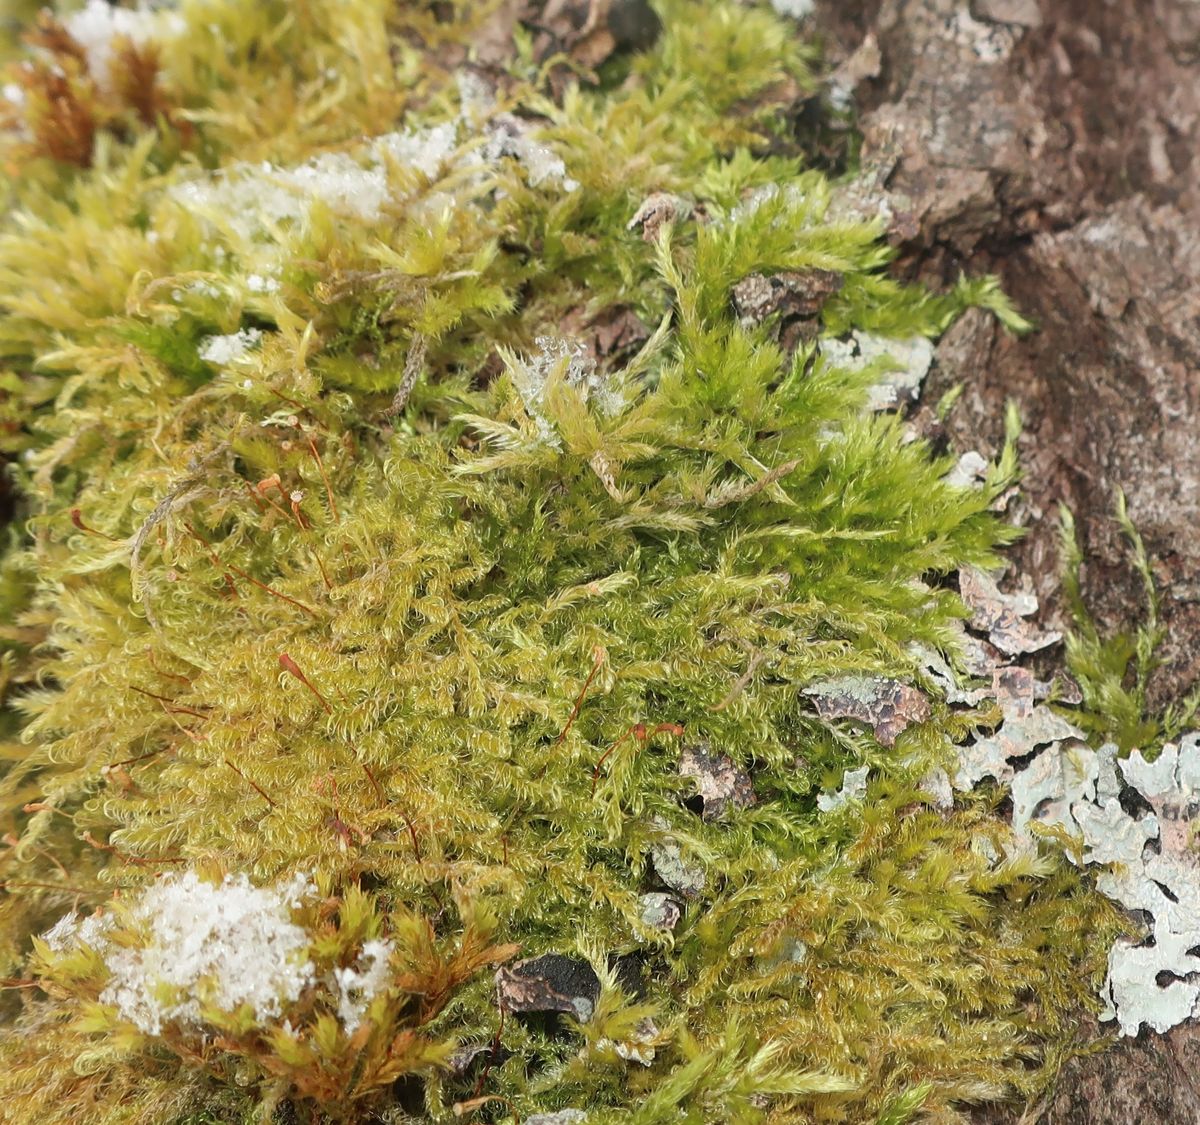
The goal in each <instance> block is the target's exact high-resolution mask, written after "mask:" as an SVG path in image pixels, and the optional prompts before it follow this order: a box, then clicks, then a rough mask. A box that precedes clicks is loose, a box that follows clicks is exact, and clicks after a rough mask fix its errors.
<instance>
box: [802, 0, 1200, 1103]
mask: <svg viewBox="0 0 1200 1125" xmlns="http://www.w3.org/2000/svg"><path fill="white" fill-rule="evenodd" d="M815 20H816V23H817V27H818V29H819V31H820V32H821V33H822V34H823V36H824V37H825V40H826V47H827V51H828V54H829V55H830V56H831V58H832V60H833V62H834V64H835V65H837V66H838V70H837V71H836V72H835V75H834V79H833V81H834V83H835V85H840V86H841V87H842V89H843V90H853V94H854V99H855V102H856V104H857V108H858V111H859V114H860V122H861V128H862V131H863V139H864V143H863V165H864V168H865V169H866V170H867V171H868V172H869V173H870V174H872V175H873V176H874V180H875V183H876V184H877V185H878V187H879V189H880V193H881V194H882V196H883V197H885V198H886V200H887V202H888V204H889V208H890V213H891V216H892V218H891V237H892V239H893V241H894V242H895V243H896V245H897V246H898V248H899V250H900V255H901V256H900V262H899V266H900V268H901V270H902V271H903V272H904V273H905V274H906V275H908V276H911V277H921V278H924V279H926V280H927V281H929V282H931V283H934V284H939V285H942V284H946V283H948V282H951V281H953V280H954V279H955V278H956V277H957V276H958V274H959V273H960V271H964V270H965V271H966V272H968V273H970V274H978V273H983V272H989V271H991V272H996V273H998V274H1000V276H1001V277H1002V279H1003V281H1004V285H1005V288H1006V290H1007V291H1008V293H1009V294H1010V295H1011V296H1012V297H1013V298H1014V299H1015V301H1016V302H1017V304H1018V307H1019V308H1020V309H1021V311H1022V312H1024V313H1025V314H1026V315H1027V316H1030V317H1032V318H1033V319H1034V320H1035V321H1036V322H1037V324H1038V326H1039V330H1038V331H1037V332H1036V333H1034V334H1032V335H1031V336H1028V337H1026V338H1024V339H1019V340H1018V339H1015V338H1013V337H1011V336H1009V335H1007V334H1005V333H1004V332H1003V331H1002V330H999V329H998V328H997V326H996V324H995V322H994V320H993V318H991V317H989V316H986V315H984V314H982V313H979V314H974V313H973V314H970V315H968V316H967V317H965V318H963V319H962V320H961V321H960V322H959V323H958V324H956V325H955V327H954V328H953V329H951V331H950V332H949V333H948V334H947V336H946V337H945V338H944V339H943V341H942V342H941V345H940V346H939V348H938V353H937V364H936V367H935V370H934V372H933V373H932V375H931V377H930V380H929V381H928V383H927V386H926V390H925V395H926V401H928V402H936V401H937V399H938V398H939V397H940V395H941V394H943V393H944V392H946V391H947V390H949V389H950V388H951V387H952V386H953V385H955V384H956V383H959V382H962V383H963V384H964V385H965V390H964V393H963V395H962V398H961V399H960V401H959V403H958V405H957V406H956V408H955V409H954V411H953V412H952V414H951V416H950V418H949V419H948V422H947V430H948V435H949V438H950V441H951V443H952V445H953V446H954V447H955V448H956V449H957V450H958V451H960V452H961V451H965V450H967V449H977V450H979V451H980V452H982V453H984V454H985V455H989V454H992V453H994V452H995V451H996V449H997V448H998V446H999V443H1000V441H1001V440H1002V435H1003V418H1004V403H1005V401H1006V400H1007V399H1015V400H1016V401H1017V402H1018V403H1019V405H1020V407H1021V411H1022V414H1023V416H1024V419H1025V431H1024V434H1023V437H1022V439H1021V453H1022V461H1023V465H1024V467H1025V470H1026V479H1025V494H1026V495H1025V501H1024V504H1025V508H1024V512H1023V518H1024V522H1025V523H1026V524H1027V527H1028V534H1027V536H1026V538H1025V540H1024V541H1023V542H1022V544H1021V545H1020V546H1019V547H1018V548H1017V550H1016V565H1017V566H1018V568H1019V569H1020V570H1022V571H1023V572H1024V573H1028V574H1029V575H1031V576H1032V578H1033V579H1034V583H1035V586H1036V588H1037V590H1038V593H1039V594H1040V595H1041V596H1042V598H1043V603H1044V605H1045V606H1046V607H1047V610H1048V614H1047V619H1048V620H1053V618H1054V616H1055V615H1061V613H1062V606H1061V601H1060V595H1059V590H1060V578H1061V560H1060V554H1059V550H1058V543H1057V520H1056V515H1057V509H1058V505H1060V504H1066V505H1068V506H1069V507H1070V508H1072V509H1073V510H1074V512H1075V514H1076V517H1077V520H1078V523H1079V527H1080V531H1081V534H1082V539H1083V544H1084V548H1085V553H1086V556H1087V559H1088V562H1087V564H1086V566H1085V573H1084V589H1085V594H1086V596H1087V598H1088V600H1089V602H1090V604H1091V606H1092V607H1093V609H1094V612H1095V613H1096V616H1097V619H1098V621H1099V622H1100V624H1101V626H1102V628H1104V629H1107V630H1115V629H1118V628H1129V627H1130V626H1131V625H1132V624H1134V623H1135V622H1136V620H1137V619H1138V616H1139V614H1140V612H1141V609H1142V606H1143V604H1144V602H1143V599H1142V596H1141V593H1140V590H1139V583H1138V580H1137V578H1136V576H1135V575H1134V573H1133V572H1132V569H1131V566H1130V557H1129V553H1128V550H1127V548H1126V546H1125V545H1124V544H1123V543H1122V541H1121V536H1120V534H1119V532H1118V531H1117V529H1116V527H1115V525H1114V523H1113V520H1112V513H1113V509H1114V495H1115V489H1116V488H1118V487H1120V488H1123V489H1124V490H1125V492H1126V493H1127V495H1128V498H1129V510H1130V514H1131V515H1132V517H1133V519H1134V521H1135V523H1136V524H1137V525H1138V527H1139V528H1140V530H1141V531H1142V533H1143V535H1144V537H1145V539H1146V543H1147V547H1148V549H1149V551H1150V553H1151V555H1152V556H1153V559H1154V567H1155V573H1156V575H1157V577H1158V580H1159V583H1160V586H1161V587H1162V590H1163V594H1164V607H1163V608H1164V621H1165V624H1166V627H1167V641H1166V646H1165V649H1164V656H1165V658H1166V662H1165V665H1164V667H1163V668H1162V669H1161V670H1160V671H1159V673H1158V674H1156V676H1155V677H1154V680H1153V683H1152V697H1153V702H1154V704H1155V705H1156V706H1160V705H1162V704H1165V703H1166V702H1169V701H1171V700H1175V699H1178V698H1180V697H1181V696H1182V695H1183V694H1185V693H1186V692H1187V691H1188V690H1189V688H1191V687H1192V686H1193V685H1194V684H1195V683H1196V681H1197V680H1198V679H1200V675H1198V673H1200V188H1198V187H1197V184H1196V182H1195V180H1196V177H1195V169H1194V168H1193V162H1194V160H1195V153H1196V152H1197V150H1198V147H1200V5H1197V4H1196V3H1194V2H1191V0H971V2H970V3H969V4H968V3H967V0H817V4H816V13H815ZM1197 1056H1200V1030H1198V1029H1197V1028H1195V1027H1191V1026H1185V1027H1181V1028H1177V1029H1175V1030H1174V1031H1173V1032H1171V1033H1169V1034H1167V1035H1165V1036H1151V1035H1146V1034H1143V1035H1142V1036H1140V1037H1139V1038H1138V1039H1137V1040H1134V1041H1125V1042H1123V1043H1121V1044H1119V1045H1118V1046H1117V1047H1116V1048H1115V1049H1113V1050H1111V1051H1109V1052H1107V1053H1103V1054H1099V1055H1092V1056H1089V1057H1084V1058H1080V1059H1076V1060H1074V1061H1072V1062H1071V1063H1069V1064H1068V1065H1067V1067H1066V1068H1065V1069H1064V1072H1063V1075H1062V1078H1061V1081H1060V1083H1059V1085H1058V1088H1057V1089H1056V1091H1054V1092H1053V1094H1052V1095H1051V1096H1050V1097H1049V1098H1048V1099H1047V1100H1046V1101H1045V1103H1044V1104H1043V1105H1042V1106H1040V1107H1037V1108H1035V1109H1033V1110H1030V1111H1029V1112H1028V1113H1027V1114H1026V1115H1025V1117H1024V1118H1023V1120H1024V1121H1025V1122H1033V1121H1039V1122H1043V1123H1051V1122H1055V1123H1057V1122H1062V1123H1067V1122H1070V1123H1072V1125H1128V1123H1130V1122H1140V1121H1154V1122H1162V1123H1176V1122H1177V1123H1179V1125H1183V1123H1185V1122H1186V1123H1187V1125H1194V1123H1195V1122H1197V1121H1200V1079H1198V1078H1197V1074H1200V1069H1198V1067H1197V1065H1196V1063H1197V1061H1198V1059H1197ZM1016 1119H1017V1118H1016V1115H1015V1114H1007V1115H1006V1114H1003V1113H997V1112H995V1111H988V1112H985V1113H981V1114H980V1115H979V1118H978V1120H979V1121H980V1122H981V1123H982V1122H985V1121H986V1122H999V1121H1013V1120H1016Z"/></svg>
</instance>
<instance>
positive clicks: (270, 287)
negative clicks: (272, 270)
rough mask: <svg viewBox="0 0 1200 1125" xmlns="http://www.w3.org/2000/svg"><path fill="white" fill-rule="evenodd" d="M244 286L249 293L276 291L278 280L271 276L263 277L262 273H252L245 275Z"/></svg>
mask: <svg viewBox="0 0 1200 1125" xmlns="http://www.w3.org/2000/svg"><path fill="white" fill-rule="evenodd" d="M246 288H247V289H249V290H250V292H251V293H278V292H279V282H278V281H276V280H275V278H273V277H263V276H262V274H257V273H252V274H249V275H248V276H247V277H246Z"/></svg>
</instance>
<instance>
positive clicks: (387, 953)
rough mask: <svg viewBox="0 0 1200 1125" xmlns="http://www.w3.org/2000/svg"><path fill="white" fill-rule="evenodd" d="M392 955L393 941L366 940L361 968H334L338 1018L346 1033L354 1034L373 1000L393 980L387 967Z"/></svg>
mask: <svg viewBox="0 0 1200 1125" xmlns="http://www.w3.org/2000/svg"><path fill="white" fill-rule="evenodd" d="M391 955H392V944H391V942H388V941H368V942H364V943H363V947H362V953H361V954H360V955H359V958H358V962H359V964H360V965H362V966H363V967H362V968H360V969H356V968H352V967H346V968H342V969H334V970H333V978H334V983H335V984H336V986H337V990H338V1019H340V1020H341V1021H342V1027H343V1028H345V1031H346V1034H347V1035H353V1034H354V1033H355V1032H356V1031H357V1030H358V1028H359V1025H360V1024H361V1023H362V1020H363V1016H365V1015H366V1014H367V1009H368V1008H369V1007H370V1006H371V1001H372V1000H374V999H375V997H376V996H378V995H379V994H380V993H381V992H382V991H383V990H384V989H385V988H386V987H387V985H388V982H389V980H390V979H391V973H390V971H389V968H388V958H389V957H391Z"/></svg>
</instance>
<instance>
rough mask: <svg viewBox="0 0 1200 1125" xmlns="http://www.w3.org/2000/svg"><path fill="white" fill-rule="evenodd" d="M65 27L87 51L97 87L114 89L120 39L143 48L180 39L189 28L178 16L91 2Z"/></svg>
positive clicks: (103, 1) (68, 19)
mask: <svg viewBox="0 0 1200 1125" xmlns="http://www.w3.org/2000/svg"><path fill="white" fill-rule="evenodd" d="M63 26H64V27H66V29H67V31H68V32H70V34H71V38H72V39H74V40H75V41H76V42H77V43H78V44H79V45H80V46H81V47H82V48H83V51H84V54H85V55H86V57H87V64H88V71H89V72H90V73H91V76H92V78H94V79H95V81H96V85H97V86H99V87H100V88H101V89H110V88H111V85H112V66H113V57H114V55H115V54H116V44H117V40H118V39H127V40H129V41H130V42H131V43H133V44H134V46H137V47H140V46H143V45H144V44H146V43H148V42H150V41H152V40H162V39H166V38H171V37H174V36H176V35H180V34H182V32H183V31H184V30H185V29H186V26H187V25H186V23H185V22H184V19H183V17H182V16H180V15H179V14H178V13H177V12H154V11H147V10H144V9H134V8H114V7H112V6H110V5H109V4H108V3H107V0H88V2H87V4H85V5H84V7H83V8H81V9H80V10H79V11H78V12H72V13H71V14H70V15H69V16H66V17H65V18H64V19H63Z"/></svg>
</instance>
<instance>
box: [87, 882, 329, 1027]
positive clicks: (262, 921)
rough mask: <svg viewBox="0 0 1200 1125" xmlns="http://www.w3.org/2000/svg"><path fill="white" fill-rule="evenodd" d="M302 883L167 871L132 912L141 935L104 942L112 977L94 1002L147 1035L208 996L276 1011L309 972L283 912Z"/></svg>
mask: <svg viewBox="0 0 1200 1125" xmlns="http://www.w3.org/2000/svg"><path fill="white" fill-rule="evenodd" d="M309 891H310V886H309V883H308V881H307V879H305V878H304V877H303V876H296V877H294V878H293V879H292V880H291V881H290V882H289V883H287V884H285V885H284V886H282V887H280V888H279V889H271V888H261V889H260V888H257V887H254V886H252V885H251V883H250V881H249V880H248V879H247V878H246V877H245V876H244V875H239V876H227V877H226V878H225V880H224V882H222V883H220V884H212V883H206V882H204V881H203V880H201V879H200V878H199V876H197V875H196V874H195V873H194V872H190V871H189V872H185V873H184V874H182V875H179V876H168V877H166V878H164V879H163V880H161V881H160V882H158V883H156V884H154V885H153V886H151V887H150V888H148V889H147V890H146V891H145V893H144V894H143V895H142V897H141V899H139V900H138V902H137V903H136V904H135V905H134V906H133V908H132V909H131V912H130V923H131V925H132V926H134V927H136V928H138V929H140V930H144V933H145V941H144V944H129V945H125V944H122V945H119V946H118V945H113V944H110V945H108V946H107V947H106V948H105V949H104V951H103V952H104V958H105V961H106V962H107V964H108V968H109V972H110V974H111V976H110V978H109V981H108V984H107V985H106V986H105V988H104V991H103V992H102V993H101V994H100V999H101V1001H102V1002H103V1003H105V1004H111V1005H113V1006H115V1007H116V1009H117V1011H118V1012H119V1013H120V1015H121V1016H122V1017H123V1018H125V1019H127V1020H129V1022H130V1023H132V1024H133V1025H134V1026H135V1027H137V1028H138V1029H139V1030H141V1031H143V1032H145V1033H146V1034H148V1035H158V1034H160V1033H161V1032H162V1029H163V1026H164V1025H165V1024H167V1023H180V1024H185V1025H187V1024H191V1025H195V1024H198V1023H199V1022H201V1020H202V1018H203V1009H204V1007H205V1006H207V1005H212V1006H214V1007H216V1008H218V1009H220V1010H221V1011H224V1012H232V1011H234V1010H236V1009H237V1008H239V1007H240V1006H241V1005H243V1004H246V1005H249V1007H250V1008H251V1009H252V1010H253V1012H254V1015H255V1017H256V1018H257V1019H258V1020H259V1021H260V1022H261V1021H266V1020H269V1019H272V1018H274V1017H278V1016H279V1015H280V1013H281V1011H282V1008H283V1005H284V1004H285V1003H288V1002H290V1001H294V1000H295V999H296V998H297V997H298V996H299V995H300V992H301V990H302V989H303V988H304V987H305V986H306V985H307V984H308V983H309V982H310V981H311V979H312V967H311V965H310V964H309V963H308V961H307V959H306V956H305V952H306V949H307V947H308V943H309V937H308V934H307V933H306V932H305V931H304V930H303V929H302V928H301V927H300V926H298V925H296V924H295V923H294V922H293V921H292V920H291V917H290V915H291V911H292V910H293V909H295V908H296V907H297V906H299V905H300V902H301V900H302V899H303V898H304V897H305V895H306V894H308V893H309Z"/></svg>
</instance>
